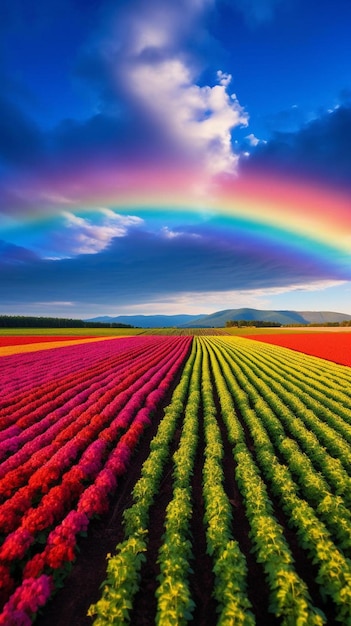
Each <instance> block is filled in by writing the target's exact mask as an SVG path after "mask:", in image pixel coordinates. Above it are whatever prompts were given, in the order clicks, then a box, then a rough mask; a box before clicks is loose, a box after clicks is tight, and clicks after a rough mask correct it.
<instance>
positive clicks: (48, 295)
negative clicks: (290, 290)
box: [0, 230, 345, 305]
mask: <svg viewBox="0 0 351 626" xmlns="http://www.w3.org/2000/svg"><path fill="white" fill-rule="evenodd" d="M13 252H14V251H13V250H12V251H9V253H10V254H13ZM21 254H22V255H23V254H24V253H23V252H21ZM19 256H20V254H19ZM8 260H9V259H8ZM321 265H322V264H321V263H320V260H319V261H318V260H316V259H313V257H309V258H308V257H305V258H302V257H301V254H294V253H293V252H291V251H290V253H287V251H286V250H284V249H283V247H282V248H281V249H279V248H278V247H276V248H275V249H272V248H271V247H270V246H269V243H268V242H264V241H263V240H262V241H257V240H251V241H247V242H246V243H244V242H243V241H242V239H240V238H239V237H238V239H237V241H236V237H235V236H233V237H232V238H230V237H229V236H224V235H220V236H214V235H211V234H210V233H207V234H206V233H202V234H201V235H198V234H195V235H194V233H188V234H187V233H184V232H183V233H181V232H172V231H167V230H166V231H163V232H160V233H159V234H150V233H147V232H143V231H141V230H138V231H135V232H133V233H130V234H129V235H128V236H126V237H123V238H119V239H115V240H114V241H113V242H112V244H111V245H110V247H109V248H108V249H106V250H105V251H103V252H101V253H99V254H91V255H82V256H80V257H78V258H76V259H65V260H61V261H48V260H45V261H44V260H41V261H39V260H37V259H35V258H33V259H28V262H27V263H25V264H21V265H19V264H16V263H9V262H8V263H7V264H6V272H4V271H2V272H0V290H1V294H2V302H3V304H6V303H7V302H9V303H10V302H11V303H13V304H16V303H20V302H22V303H31V302H45V301H50V300H55V301H74V302H81V303H96V304H101V305H121V304H123V305H125V304H133V303H136V302H139V303H142V302H151V301H154V300H157V299H160V298H164V297H166V296H170V295H172V296H174V295H176V294H181V293H184V292H193V293H195V294H196V293H201V292H204V291H226V290H228V291H229V290H235V289H237V290H247V289H264V288H266V289H268V288H274V287H286V286H290V285H296V284H301V283H303V282H306V281H307V282H312V281H317V280H334V279H335V280H339V279H342V278H345V276H341V274H340V272H338V271H337V270H332V269H327V268H326V267H323V266H321ZM3 268H4V266H3Z"/></svg>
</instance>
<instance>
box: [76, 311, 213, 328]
mask: <svg viewBox="0 0 351 626" xmlns="http://www.w3.org/2000/svg"><path fill="white" fill-rule="evenodd" d="M203 317H206V316H203ZM200 319H201V316H199V315H185V314H182V315H118V316H117V317H110V316H108V315H104V316H101V317H94V318H92V319H89V320H86V321H87V322H104V323H105V324H106V323H110V324H115V323H119V324H130V325H131V326H136V327H137V328H172V327H179V326H180V327H181V326H190V327H191V326H192V324H191V322H192V321H193V320H196V321H197V322H199V320H200Z"/></svg>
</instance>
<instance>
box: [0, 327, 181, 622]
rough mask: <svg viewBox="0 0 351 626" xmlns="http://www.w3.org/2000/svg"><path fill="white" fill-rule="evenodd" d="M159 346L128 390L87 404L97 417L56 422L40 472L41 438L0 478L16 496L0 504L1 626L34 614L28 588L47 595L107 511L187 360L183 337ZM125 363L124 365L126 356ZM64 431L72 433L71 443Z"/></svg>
mask: <svg viewBox="0 0 351 626" xmlns="http://www.w3.org/2000/svg"><path fill="white" fill-rule="evenodd" d="M162 343H163V350H162V349H161V350H160V340H158V341H157V340H154V345H155V348H156V350H155V351H154V354H153V360H152V361H151V362H149V363H148V365H147V371H146V372H144V373H143V361H141V362H140V371H139V374H141V375H139V376H138V371H137V370H135V371H134V382H132V384H130V386H129V387H128V389H125V390H124V391H123V390H122V389H119V388H118V384H115V386H114V387H113V388H111V390H109V391H108V392H107V395H108V394H109V393H110V391H112V397H109V398H108V399H109V402H107V404H105V405H102V406H98V402H96V403H95V405H94V403H92V410H93V411H94V410H95V411H94V412H93V413H92V412H91V411H90V412H89V411H88V412H87V411H84V409H83V410H82V413H81V414H80V413H79V406H77V412H74V409H73V410H72V411H71V412H70V416H71V425H69V424H68V425H67V424H65V425H66V429H64V428H63V427H62V422H59V423H60V425H61V428H62V430H61V432H60V430H59V432H56V430H55V429H54V434H55V435H56V444H58V446H56V449H55V450H56V451H54V452H53V449H52V448H50V445H51V443H48V446H47V448H48V450H49V453H50V455H49V458H46V459H45V461H44V464H43V465H42V466H41V467H38V465H37V464H36V463H37V461H38V458H39V459H41V460H42V461H43V457H42V456H41V454H42V452H43V450H42V449H41V446H42V445H43V442H42V440H41V438H40V436H39V443H38V441H36V442H35V439H34V440H33V442H29V443H31V444H32V445H33V446H35V447H34V448H33V455H32V457H31V458H30V459H28V461H27V462H23V463H22V464H21V463H19V464H17V465H16V468H15V469H14V471H13V472H12V473H11V472H10V473H9V474H7V475H6V476H4V478H3V481H6V480H8V476H9V475H10V478H11V480H12V481H13V482H12V484H7V489H11V490H12V491H14V493H13V495H12V496H11V497H10V498H8V499H7V500H6V501H5V502H4V503H3V504H2V505H1V506H0V528H1V530H2V532H3V539H2V545H1V547H0V574H1V575H0V581H1V582H0V585H1V591H2V599H3V602H4V601H5V606H4V609H3V612H2V613H1V615H0V624H6V625H8V626H10V625H12V624H18V623H20V622H19V621H18V620H19V619H20V618H21V619H23V622H25V621H26V620H27V622H28V623H30V621H31V619H32V617H33V614H35V612H36V610H34V609H33V606H34V605H35V601H34V600H33V599H32V601H31V602H30V603H29V605H27V604H26V603H25V600H24V599H25V598H26V597H27V596H28V588H29V587H30V585H31V584H33V585H34V586H35V584H37V583H36V582H35V581H40V580H42V581H43V585H44V588H45V589H46V591H47V592H48V590H50V592H51V590H52V588H53V587H54V586H55V585H56V584H58V583H59V582H60V579H61V577H62V575H63V574H64V572H65V568H66V566H67V564H69V563H71V562H72V561H73V560H74V559H75V554H76V542H77V536H78V535H79V534H80V533H82V532H83V533H84V532H86V529H87V526H88V523H89V520H90V519H91V517H93V516H94V515H97V514H101V513H104V512H105V511H106V510H107V509H108V506H109V495H110V494H111V493H112V492H113V491H114V490H115V489H116V485H117V479H118V477H119V476H121V475H122V474H123V473H124V472H125V471H126V469H127V467H128V465H129V463H130V459H131V457H132V454H133V451H134V449H135V446H136V444H137V442H138V441H139V439H140V436H141V435H142V433H143V431H144V430H145V428H146V427H147V426H148V425H149V424H150V419H151V417H152V415H153V414H154V412H155V410H156V408H157V407H158V406H159V404H160V402H161V401H162V400H163V398H164V396H165V394H166V393H167V391H168V389H169V386H170V385H171V384H172V381H173V380H174V378H175V376H176V374H177V372H178V371H179V369H180V367H181V366H182V364H183V363H184V360H185V359H186V357H187V354H188V350H189V339H187V338H183V339H178V340H177V339H173V340H172V339H171V340H169V339H168V340H165V341H161V344H162ZM117 345H118V344H117ZM126 357H127V360H128V356H127V353H126ZM140 358H141V357H140ZM144 361H145V360H144ZM106 362H107V361H106ZM106 376H107V378H108V372H107V373H106ZM115 382H116V381H115ZM128 382H129V383H131V381H130V380H129V381H128ZM116 394H117V395H116ZM80 400H82V399H81V398H80ZM83 406H84V405H83ZM82 415H84V419H85V420H86V425H85V426H84V427H83V425H82V421H81V418H82ZM54 423H55V418H54V417H53V424H54ZM77 423H78V427H80V430H79V431H78V432H77ZM70 426H71V427H72V428H73V431H74V433H75V435H74V436H73V438H72V439H71V438H70V435H72V432H70V431H69V428H70ZM63 433H64V434H63ZM44 449H45V448H44ZM22 450H23V449H22ZM21 452H22V451H21V450H19V451H18V452H17V453H16V452H15V453H14V455H13V456H12V457H9V459H8V460H10V459H11V458H14V457H16V455H20V454H21ZM46 452H47V451H46ZM36 456H37V458H36V460H35V461H34V465H32V468H33V467H34V468H35V469H34V471H33V472H32V473H30V472H29V473H28V470H29V469H30V464H31V463H33V459H35V457H36ZM4 463H5V464H6V463H7V461H5V462H4ZM26 463H27V465H26ZM23 471H24V473H25V482H24V484H23V486H20V487H19V488H17V487H15V488H13V487H14V483H16V478H17V479H18V480H17V483H18V484H21V483H20V481H21V479H22V473H23ZM16 473H17V476H16ZM27 481H28V482H27ZM2 486H3V487H4V482H3V485H2ZM4 493H6V492H4ZM43 576H44V578H42V577H43ZM45 577H46V578H45ZM44 583H45V584H44ZM40 598H41V596H40V594H38V602H39V604H38V605H37V606H40V604H43V602H42V599H40ZM21 615H22V617H21ZM28 620H29V621H28Z"/></svg>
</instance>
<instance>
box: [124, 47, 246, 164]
mask: <svg viewBox="0 0 351 626" xmlns="http://www.w3.org/2000/svg"><path fill="white" fill-rule="evenodd" d="M224 76H225V77H224ZM219 80H220V84H217V85H214V86H212V87H210V86H208V85H205V86H199V85H197V84H196V82H195V75H194V73H193V72H192V70H191V69H190V67H188V66H187V64H186V63H185V62H184V61H183V60H182V59H180V58H176V57H174V58H171V59H164V60H162V61H160V62H158V63H155V62H152V63H150V62H148V61H145V62H144V61H140V62H139V63H137V64H135V65H134V67H133V68H132V69H131V71H130V72H129V75H128V83H129V88H130V90H131V91H132V92H133V94H134V95H135V97H137V98H138V100H139V101H140V102H142V103H143V105H144V106H145V107H147V108H148V109H149V111H150V112H151V113H152V114H153V115H154V116H156V117H157V118H158V120H159V121H160V123H161V124H162V125H163V127H164V128H165V129H166V130H167V133H168V135H169V136H171V137H172V138H173V141H174V142H175V144H176V145H178V147H180V148H181V147H183V148H184V149H185V150H186V152H187V153H188V154H190V153H193V154H194V156H196V157H198V158H200V159H201V160H202V161H203V163H204V165H205V166H206V168H207V170H208V172H209V173H210V174H217V173H219V172H230V171H233V170H235V168H236V165H237V161H238V156H237V155H236V154H234V153H233V150H232V145H231V131H232V129H233V128H235V127H237V126H242V125H247V120H248V117H247V115H246V113H245V112H244V110H243V109H242V107H241V106H240V104H239V102H238V100H237V98H236V96H235V94H231V95H230V94H228V93H227V86H228V85H229V80H230V77H229V76H227V75H224V74H222V73H220V75H219Z"/></svg>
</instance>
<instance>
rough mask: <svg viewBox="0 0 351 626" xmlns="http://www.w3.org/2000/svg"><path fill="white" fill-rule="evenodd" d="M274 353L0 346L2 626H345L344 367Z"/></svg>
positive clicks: (144, 343)
mask: <svg viewBox="0 0 351 626" xmlns="http://www.w3.org/2000/svg"><path fill="white" fill-rule="evenodd" d="M209 332H210V331H209ZM344 335H345V337H346V336H347V338H346V339H345V341H346V342H348V341H349V338H350V337H351V334H350V333H349V334H348V333H344ZM287 336H288V335H287ZM292 336H293V335H291V337H292ZM274 337H275V335H274V336H273V335H269V337H268V336H267V337H266V338H264V337H259V336H258V337H257V339H259V340H256V338H255V340H254V339H251V338H248V337H240V336H231V335H228V336H226V335H225V334H224V333H222V334H221V333H218V334H215V333H213V334H211V335H210V334H208V333H204V332H203V331H202V332H201V333H199V334H198V335H197V336H195V335H193V336H192V335H190V334H189V335H169V336H167V335H166V334H162V335H161V334H158V335H157V334H153V333H152V334H149V335H148V334H139V335H135V336H129V337H127V336H123V337H122V336H121V337H112V338H109V337H103V338H97V337H95V338H94V337H85V338H83V337H81V338H79V337H74V338H73V337H70V338H65V337H63V338H61V342H60V341H59V340H56V338H54V337H52V338H50V341H49V340H48V339H47V340H46V341H45V345H43V349H40V346H39V347H38V343H40V340H39V341H37V340H38V338H36V339H35V341H34V339H33V341H32V344H33V349H32V350H30V345H31V342H30V341H27V342H26V341H23V342H22V343H21V342H20V340H18V341H16V340H14V341H13V342H12V343H11V340H10V339H9V338H8V339H6V341H4V343H3V344H1V341H0V346H1V345H2V346H3V348H0V387H1V390H2V393H1V396H0V625H1V626H30V624H35V625H38V626H49V625H50V626H66V625H71V624H72V625H74V626H85V625H89V624H94V625H95V626H108V625H116V626H118V625H123V624H132V625H133V626H139V625H140V626H141V625H147V624H150V625H153V624H156V625H158V626H172V625H179V626H180V625H183V624H184V625H185V624H188V623H189V624H195V625H206V624H208V625H209V626H214V625H216V624H218V625H220V626H240V625H245V626H250V625H254V624H257V625H262V624H264V626H269V625H283V626H295V625H296V626H313V625H316V626H319V625H322V624H327V625H330V624H346V625H350V626H351V508H350V507H351V394H350V389H351V368H350V367H349V366H348V365H349V364H345V365H342V364H339V363H336V362H334V361H337V360H338V357H337V355H336V354H334V355H333V354H332V352H331V350H332V349H331V348H330V347H329V348H328V350H329V352H328V355H329V357H328V358H329V359H333V360H326V359H323V358H320V355H319V356H312V355H310V354H305V353H303V351H299V347H298V345H297V344H295V346H294V347H293V349H291V348H288V347H285V346H284V345H274ZM284 337H285V335H284ZM288 337H290V336H288ZM299 337H300V340H299V341H300V343H301V342H302V343H303V340H302V339H301V335H299ZM338 337H339V335H338ZM271 338H272V341H271ZM0 339H1V338H0ZM281 339H282V341H283V336H281ZM288 341H289V339H288ZM295 341H298V339H296V340H295ZM311 341H312V340H311ZM319 341H321V340H320V339H319ZM269 342H270V343H269ZM302 343H301V345H302ZM335 345H336V348H335V351H336V352H337V350H338V346H340V345H341V343H340V344H339V343H336V344H335ZM347 345H348V344H347ZM1 350H3V352H1ZM7 350H9V351H8V352H6V351H7ZM306 351H308V350H306ZM333 357H334V358H333Z"/></svg>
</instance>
